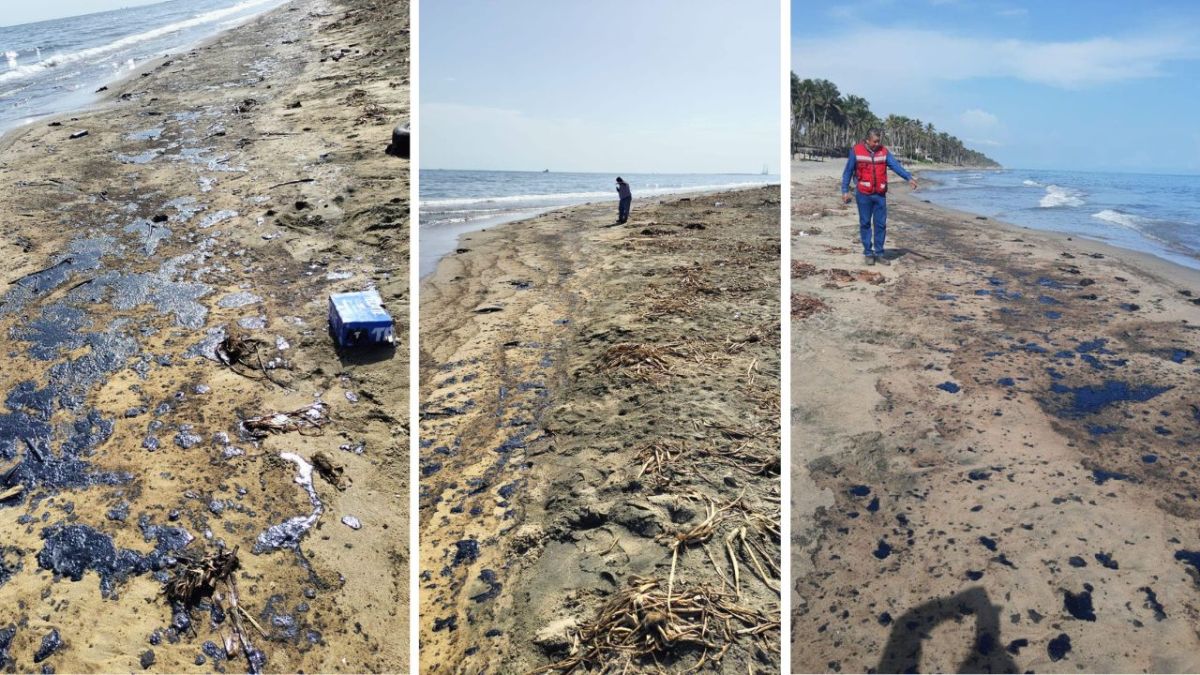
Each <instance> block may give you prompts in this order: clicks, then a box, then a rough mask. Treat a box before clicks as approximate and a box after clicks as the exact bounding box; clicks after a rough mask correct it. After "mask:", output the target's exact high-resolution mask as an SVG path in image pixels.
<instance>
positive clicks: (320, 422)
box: [242, 401, 329, 438]
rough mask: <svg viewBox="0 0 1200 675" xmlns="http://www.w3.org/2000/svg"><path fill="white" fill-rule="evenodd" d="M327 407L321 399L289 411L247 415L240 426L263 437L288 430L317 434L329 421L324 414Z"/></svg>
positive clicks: (321, 431) (319, 433)
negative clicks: (253, 415) (254, 415)
mask: <svg viewBox="0 0 1200 675" xmlns="http://www.w3.org/2000/svg"><path fill="white" fill-rule="evenodd" d="M328 407H329V406H327V405H325V404H324V403H322V402H321V401H317V402H316V403H313V404H311V405H307V406H304V407H303V408H297V409H296V410H292V411H290V412H274V413H267V414H266V415H259V416H258V417H248V418H246V419H244V420H242V428H244V429H245V430H246V432H247V433H249V434H250V435H251V436H254V437H256V438H265V437H267V436H269V435H271V434H284V433H288V432H289V431H297V432H299V433H300V434H302V435H307V436H319V435H321V434H322V433H324V429H323V428H322V427H324V426H325V425H326V424H327V423H328V422H329V418H328V416H327V414H326V411H327V409H328Z"/></svg>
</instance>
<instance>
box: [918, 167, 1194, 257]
mask: <svg viewBox="0 0 1200 675" xmlns="http://www.w3.org/2000/svg"><path fill="white" fill-rule="evenodd" d="M964 170H969V171H986V170H987V169H959V168H938V169H925V170H921V169H917V170H916V171H914V174H915V173H916V172H917V171H925V172H928V173H933V174H935V175H936V174H937V173H939V172H943V171H946V172H949V171H964ZM996 170H997V171H1003V169H996ZM1095 173H1098V174H1101V175H1103V174H1104V172H1095ZM1154 175H1164V176H1168V175H1175V174H1154ZM932 180H936V178H934V179H932ZM905 194H906V196H908V197H909V198H910V199H916V198H915V197H913V196H912V194H911V193H909V192H906V193H905ZM930 204H931V205H933V206H936V207H938V208H939V209H942V210H943V211H947V212H951V213H953V214H956V215H960V216H963V217H968V218H976V217H978V216H980V215H982V214H978V213H975V212H972V211H964V210H962V209H955V208H953V207H950V206H945V205H942V204H933V203H932V202H930ZM986 218H987V220H988V222H993V223H999V224H1001V225H1003V226H1005V227H1010V228H1017V229H1020V230H1024V231H1033V232H1039V233H1043V234H1051V235H1057V236H1060V237H1062V238H1064V239H1063V240H1065V241H1069V240H1070V239H1071V238H1072V237H1076V238H1079V239H1083V240H1086V241H1091V242H1095V243H1097V244H1103V245H1104V246H1106V247H1107V248H1108V249H1110V250H1111V251H1121V252H1123V253H1124V254H1125V255H1132V256H1134V257H1136V258H1138V259H1139V260H1142V261H1143V263H1145V261H1144V258H1146V257H1149V258H1151V259H1153V260H1155V261H1158V262H1161V263H1167V264H1169V265H1171V266H1173V267H1175V268H1178V270H1180V271H1184V272H1186V273H1188V274H1193V273H1200V258H1196V257H1192V256H1189V255H1187V254H1185V253H1182V252H1178V251H1173V250H1171V249H1170V247H1169V244H1167V243H1165V242H1159V245H1160V246H1163V247H1164V248H1165V252H1167V253H1171V254H1173V255H1177V256H1179V257H1181V258H1185V259H1187V260H1188V261H1190V262H1191V263H1192V264H1191V265H1187V264H1184V263H1181V262H1178V261H1175V260H1172V259H1170V258H1164V257H1162V256H1160V255H1158V254H1156V253H1153V252H1151V251H1142V250H1138V249H1133V248H1127V247H1124V246H1120V245H1118V244H1113V243H1110V242H1108V241H1107V240H1105V239H1103V238H1100V237H1097V236H1090V235H1088V234H1085V233H1078V234H1068V233H1066V232H1059V231H1056V230H1045V229H1040V228H1038V227H1035V226H1032V225H1020V224H1017V223H1011V222H1008V221H1004V220H998V219H995V218H992V217H990V216H988V217H986ZM1152 241H1153V240H1152ZM1153 264H1155V265H1156V264H1157V262H1156V263H1153Z"/></svg>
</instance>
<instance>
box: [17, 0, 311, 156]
mask: <svg viewBox="0 0 1200 675" xmlns="http://www.w3.org/2000/svg"><path fill="white" fill-rule="evenodd" d="M303 2H305V0H284V2H283V3H282V4H280V5H279V6H277V7H272V8H271V9H264V10H262V11H260V12H258V13H256V14H253V15H251V16H249V17H246V18H245V19H244V20H242V21H239V22H238V23H237V24H235V25H232V26H227V27H225V28H222V29H221V30H218V31H217V32H216V33H213V34H212V35H209V36H207V37H204V38H200V39H199V40H197V41H195V42H192V43H189V44H186V45H181V46H180V47H178V48H177V51H173V52H171V53H169V54H163V55H160V56H155V57H152V58H148V59H146V60H145V61H144V62H142V63H141V64H139V65H138V66H137V67H136V68H134V69H132V70H130V71H128V72H126V73H122V74H120V75H118V76H117V77H115V78H113V79H112V80H107V81H101V82H100V83H99V86H100V87H103V88H104V91H96V92H94V93H93V94H92V95H93V96H95V100H94V101H93V102H92V103H90V104H87V105H83V106H80V107H78V108H72V109H70V110H63V111H61V112H53V113H43V114H42V115H40V116H38V117H36V118H34V119H30V120H28V121H26V122H24V123H23V124H19V125H17V126H15V127H12V128H9V129H4V130H0V152H4V150H5V149H6V148H8V147H9V146H10V145H11V144H12V143H13V142H14V141H15V140H16V139H15V138H9V137H10V136H12V135H14V134H16V135H20V134H19V132H21V131H24V130H26V129H28V128H31V127H34V126H35V125H37V124H38V123H46V124H49V123H51V122H67V121H69V120H71V119H72V118H74V117H83V116H86V115H90V114H99V113H102V112H104V111H105V110H106V108H107V107H108V106H110V105H111V104H113V103H115V102H116V101H117V100H118V98H119V97H120V95H121V94H122V93H125V92H126V91H128V87H129V86H130V85H131V84H132V83H133V82H135V81H137V80H140V79H142V78H143V77H146V76H148V74H149V73H152V72H154V71H155V70H157V69H158V68H159V67H161V66H162V64H163V63H165V62H167V61H169V60H171V59H174V58H178V57H179V56H180V55H181V54H185V53H190V52H195V51H198V50H201V49H205V48H207V47H209V46H211V45H212V44H213V43H214V42H217V41H219V40H220V39H221V38H222V37H224V36H225V35H227V34H228V33H230V32H231V31H235V30H239V29H241V28H244V27H246V26H248V25H249V24H251V23H253V22H255V21H259V20H265V19H267V18H268V17H270V16H271V15H273V14H275V13H278V12H282V11H287V7H288V6H289V5H292V4H295V3H303ZM89 86H91V85H89Z"/></svg>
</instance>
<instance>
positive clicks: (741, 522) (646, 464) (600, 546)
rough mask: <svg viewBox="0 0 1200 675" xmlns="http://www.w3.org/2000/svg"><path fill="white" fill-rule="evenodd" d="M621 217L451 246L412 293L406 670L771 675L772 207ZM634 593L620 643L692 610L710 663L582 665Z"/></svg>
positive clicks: (736, 201) (754, 204) (607, 211)
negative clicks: (415, 406) (412, 639)
mask: <svg viewBox="0 0 1200 675" xmlns="http://www.w3.org/2000/svg"><path fill="white" fill-rule="evenodd" d="M615 208H616V205H615V203H612V204H603V205H589V206H581V207H576V208H570V209H563V210H558V211H553V212H550V213H547V214H544V215H542V216H539V217H537V218H534V219H531V220H526V221H521V222H517V223H511V224H508V225H505V226H502V227H498V228H494V229H489V230H488V231H486V232H479V233H473V234H470V235H465V236H464V237H463V238H462V239H461V240H460V247H461V248H460V249H459V252H458V253H455V254H452V255H450V256H448V257H446V258H445V259H444V260H442V261H441V263H440V264H439V266H438V268H437V271H436V272H435V273H434V274H432V275H431V276H430V277H428V278H427V279H426V280H425V281H424V282H423V283H422V287H421V364H420V365H421V369H420V370H421V386H420V390H421V401H422V403H421V457H420V466H421V486H420V504H421V511H420V528H421V549H420V550H421V553H420V555H421V565H420V582H419V583H420V587H421V626H420V635H421V649H422V652H421V653H422V657H421V658H422V664H421V671H422V672H427V673H451V672H528V671H531V670H534V669H539V668H544V667H547V668H549V669H550V670H564V671H565V670H568V669H569V668H570V667H571V666H572V665H574V666H577V667H578V668H580V669H583V668H587V667H591V668H593V669H595V668H599V667H601V666H605V667H609V668H613V669H614V670H620V669H622V668H624V667H626V666H628V667H630V668H634V669H646V668H652V667H653V666H654V664H655V659H657V661H658V663H659V664H660V665H661V666H662V667H663V668H665V669H668V670H672V671H674V670H682V669H683V668H686V667H689V666H694V665H697V664H699V663H700V662H701V660H706V661H707V662H708V664H709V665H706V666H705V668H712V669H715V670H717V671H718V672H747V671H750V672H766V673H769V672H778V671H779V669H780V665H779V655H778V654H779V627H778V619H779V614H778V612H779V594H778V584H779V576H778V575H779V572H778V566H779V554H780V541H779V515H780V503H779V500H780V494H779V455H778V449H779V434H778V423H779V422H778V420H779V399H778V386H779V321H778V315H779V299H778V278H779V262H778V260H779V188H778V187H771V188H763V189H754V190H746V191H741V192H730V193H722V194H716V195H704V196H692V197H690V198H662V199H658V200H654V201H641V200H639V201H636V202H635V203H634V208H633V218H632V220H631V221H630V223H628V224H626V225H624V226H613V223H612V221H613V219H614V216H615V213H614V212H615ZM709 509H712V510H713V512H712V514H713V515H712V517H711V519H710V518H709ZM685 533H690V534H688V535H687V536H684V538H683V543H681V544H680V545H679V547H678V556H677V560H676V571H675V575H674V578H673V579H672V577H671V567H672V552H673V550H674V549H673V547H672V546H673V542H675V541H680V539H679V537H680V535H683V534H685ZM739 533H741V534H744V538H742V537H741V536H740V535H739ZM727 542H728V543H727ZM752 558H753V559H755V560H757V562H758V568H757V569H758V570H761V572H762V574H761V575H759V574H758V573H757V572H756V571H755V567H754V563H753V562H751V559H752ZM731 560H736V561H737V562H736V565H737V566H738V572H737V573H736V577H735V572H734V564H735V563H733V562H731ZM635 578H637V579H639V582H638V583H640V584H641V586H640V589H641V590H640V592H641V595H640V596H639V597H640V598H641V599H642V600H643V601H644V602H643V604H642V607H641V609H631V610H630V613H629V615H628V618H627V619H622V621H624V623H622V624H621V626H618V632H619V631H620V630H622V629H629V630H632V631H634V635H636V636H637V639H639V640H641V639H645V638H646V636H647V635H655V634H657V632H656V631H657V630H658V629H660V628H667V629H670V628H677V627H681V626H682V621H685V620H687V621H694V620H699V615H692V614H688V615H684V614H681V612H682V611H684V610H683V609H682V608H681V607H682V606H681V604H680V603H681V598H688V599H689V601H690V599H692V598H696V599H697V600H696V602H697V603H711V604H709V605H706V607H708V608H709V610H710V611H711V612H712V613H711V614H710V624H709V626H710V628H709V629H708V631H707V632H706V634H705V635H704V639H705V640H707V641H709V643H710V645H711V646H710V647H708V648H705V647H703V646H699V645H696V644H684V642H685V641H684V640H683V639H682V638H680V639H676V640H675V641H674V642H673V644H672V645H671V646H669V647H668V646H666V645H661V644H660V645H659V646H658V647H656V648H654V649H651V650H648V651H649V652H650V653H646V654H643V655H637V654H635V653H634V652H636V651H637V650H631V651H629V652H616V651H606V650H603V649H599V648H598V646H599V644H600V643H601V642H602V636H609V635H612V633H611V632H609V631H608V630H607V629H605V630H599V631H597V630H592V627H593V624H595V623H597V620H598V618H600V617H601V616H603V615H604V614H605V613H604V612H603V611H602V608H603V607H606V606H608V607H609V608H610V609H611V608H612V607H613V606H615V605H606V603H618V604H619V603H620V602H622V601H623V600H624V599H626V598H628V597H629V590H628V589H630V588H631V583H634V580H635ZM668 586H670V588H668ZM668 591H669V592H670V593H671V594H672V595H671V597H672V602H671V607H672V610H671V612H670V613H669V614H670V616H667V614H668V612H666V611H665V610H666V605H665V596H666V594H667V593H668ZM655 602H658V603H660V604H658V605H655V604H654V603H655ZM622 607H625V606H624V605H622ZM622 627H623V628H622ZM610 628H611V626H610ZM726 630H728V633H726ZM623 634H628V633H623ZM725 647H728V649H727V651H726V652H725V653H724V656H723V658H721V659H720V660H719V663H717V664H716V665H712V664H713V661H714V660H715V659H717V658H718V657H719V653H720V652H721V650H722V649H723V648H725ZM585 657H586V658H585ZM580 659H585V660H583V661H580Z"/></svg>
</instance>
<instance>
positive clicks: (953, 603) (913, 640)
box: [876, 586, 1017, 673]
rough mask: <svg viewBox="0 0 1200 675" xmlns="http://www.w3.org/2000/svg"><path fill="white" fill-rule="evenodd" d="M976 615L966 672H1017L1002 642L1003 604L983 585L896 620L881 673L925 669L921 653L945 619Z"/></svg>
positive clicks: (881, 661)
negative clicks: (994, 600) (988, 592)
mask: <svg viewBox="0 0 1200 675" xmlns="http://www.w3.org/2000/svg"><path fill="white" fill-rule="evenodd" d="M971 616H974V618H975V641H974V644H972V645H971V653H970V654H969V655H968V656H967V658H966V659H965V660H964V661H963V662H962V663H960V664H959V666H958V672H962V673H1013V672H1016V670H1017V664H1016V663H1014V662H1013V660H1012V658H1011V657H1010V656H1009V654H1008V653H1007V652H1006V651H1005V649H1004V645H1003V644H1002V643H1001V642H1000V606H999V605H993V604H992V603H991V600H989V599H988V595H987V591H985V590H983V587H982V586H976V587H974V588H969V589H967V590H965V591H962V592H961V593H958V594H956V595H952V596H949V597H944V598H936V599H934V600H930V601H929V602H926V603H925V604H922V605H918V606H916V607H914V608H912V609H910V610H908V611H907V612H905V613H904V615H903V616H900V617H898V618H897V619H896V621H895V623H894V624H893V626H892V634H891V635H890V636H889V637H888V641H887V646H886V647H884V650H883V655H882V656H881V657H880V659H879V666H878V667H877V669H876V670H877V672H880V673H916V672H921V652H922V650H923V648H924V643H925V641H926V640H928V639H930V637H931V634H932V631H933V629H934V628H935V627H937V626H938V625H939V624H941V623H943V622H945V621H954V622H960V621H962V620H963V619H967V618H969V617H971Z"/></svg>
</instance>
